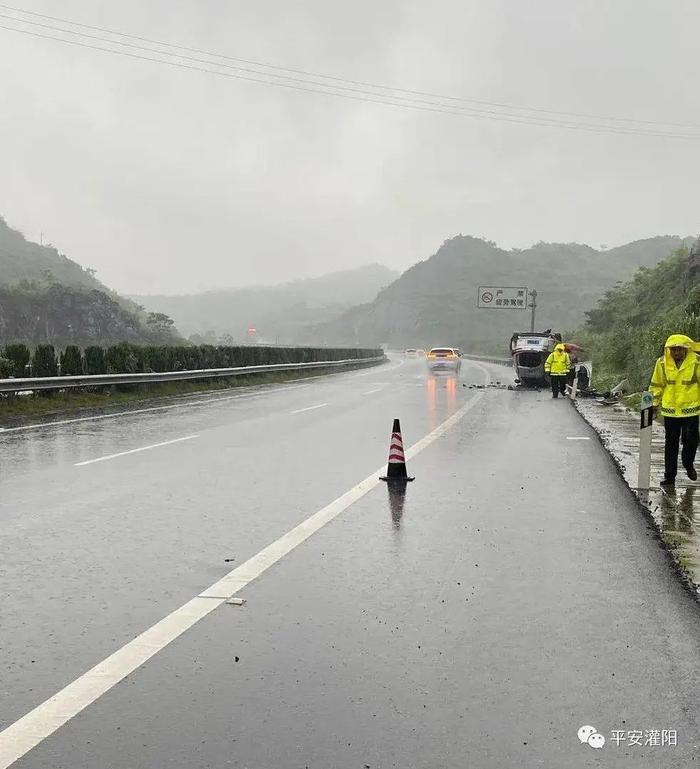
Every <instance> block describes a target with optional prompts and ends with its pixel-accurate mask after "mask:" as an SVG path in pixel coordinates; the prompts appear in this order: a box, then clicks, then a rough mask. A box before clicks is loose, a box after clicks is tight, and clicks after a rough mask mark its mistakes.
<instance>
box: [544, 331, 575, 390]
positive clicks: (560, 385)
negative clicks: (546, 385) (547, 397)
mask: <svg viewBox="0 0 700 769" xmlns="http://www.w3.org/2000/svg"><path fill="white" fill-rule="evenodd" d="M570 369H571V359H570V358H569V353H568V352H567V351H566V347H564V345H563V344H558V345H556V346H555V348H554V350H553V351H552V352H550V353H549V355H548V356H547V360H546V361H545V362H544V371H545V373H546V374H549V381H550V382H551V384H552V398H558V397H559V393H561V394H562V395H566V379H567V377H568V375H569V370H570Z"/></svg>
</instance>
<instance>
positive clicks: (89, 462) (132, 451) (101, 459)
mask: <svg viewBox="0 0 700 769" xmlns="http://www.w3.org/2000/svg"><path fill="white" fill-rule="evenodd" d="M193 438H199V436H198V435H186V436H185V437H184V438H173V440H171V441H163V442H162V443H152V444H151V445H150V446H141V447H140V448H138V449H129V451H120V452H119V453H118V454H108V455H107V456H105V457H97V459H87V460H85V461H84V462H76V463H75V467H85V465H94V464H95V462H106V461H107V460H108V459H116V458H117V457H125V456H126V455H127V454H138V452H139V451H148V450H149V449H157V448H159V447H160V446H170V445H171V444H172V443H182V441H191V440H192V439H193Z"/></svg>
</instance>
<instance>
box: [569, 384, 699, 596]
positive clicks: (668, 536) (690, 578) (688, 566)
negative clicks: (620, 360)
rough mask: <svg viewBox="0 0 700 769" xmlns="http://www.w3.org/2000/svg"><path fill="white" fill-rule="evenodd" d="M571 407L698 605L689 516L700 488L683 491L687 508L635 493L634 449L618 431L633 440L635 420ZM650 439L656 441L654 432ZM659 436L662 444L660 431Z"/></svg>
mask: <svg viewBox="0 0 700 769" xmlns="http://www.w3.org/2000/svg"><path fill="white" fill-rule="evenodd" d="M573 405H574V408H575V409H576V411H578V413H579V415H580V416H581V418H582V419H583V420H584V421H585V422H586V423H587V424H588V425H589V427H591V429H592V430H593V431H594V432H595V434H596V435H597V437H598V441H599V442H600V444H601V446H602V447H603V448H604V449H605V451H606V453H607V454H608V455H609V456H610V458H611V459H612V461H613V464H614V465H615V467H616V469H617V471H618V473H619V475H620V477H621V478H622V480H623V481H624V482H625V485H626V486H627V488H628V490H629V492H630V494H631V495H632V497H633V498H634V500H635V502H636V504H637V506H638V508H639V509H640V511H641V512H642V514H643V515H644V517H645V518H646V520H647V523H648V524H649V526H650V528H651V529H652V530H653V532H654V535H655V537H656V539H657V540H658V542H659V545H660V546H661V547H662V548H663V550H664V551H665V552H666V554H667V556H668V559H669V562H670V564H671V566H672V568H673V570H674V571H675V572H676V574H677V575H678V576H679V577H680V579H681V581H682V582H683V584H684V585H685V587H687V588H688V590H690V592H691V593H692V594H693V596H694V597H695V599H696V600H698V601H700V539H698V537H700V533H696V532H693V523H694V520H693V518H694V516H693V514H694V513H695V514H698V515H700V486H691V485H688V486H685V487H683V488H684V489H685V494H686V495H688V494H690V506H689V507H687V506H685V503H683V504H679V503H678V502H677V499H676V498H675V497H673V496H669V495H666V494H664V493H663V492H662V491H661V490H660V488H658V487H656V488H652V489H650V490H649V491H648V492H645V491H641V492H640V491H638V490H637V489H636V487H635V482H636V477H637V467H638V465H637V454H636V451H635V450H634V449H635V447H634V446H633V445H630V443H631V442H630V440H629V435H628V436H625V432H624V431H623V429H621V428H624V427H627V426H628V427H629V428H631V431H632V434H633V435H634V437H635V438H636V437H637V431H638V420H639V416H638V415H637V414H635V413H634V412H629V411H628V410H627V409H624V408H623V407H621V406H620V407H614V406H610V407H605V408H603V407H600V406H599V405H598V404H597V403H595V402H592V401H586V400H582V399H581V400H576V401H574V402H573ZM610 409H613V410H612V411H610ZM654 436H655V439H657V440H658V436H659V432H658V428H657V430H656V431H655V433H654ZM660 436H661V440H663V431H661V433H660ZM653 482H654V481H653V480H652V483H653ZM696 489H697V493H698V498H697V499H696V500H694V499H693V497H692V495H693V494H694V493H695V490H696ZM671 518H672V519H673V521H674V522H675V523H676V524H677V523H678V522H679V521H680V522H681V525H682V528H683V530H682V531H681V530H679V529H680V528H681V527H680V526H678V525H673V526H669V525H667V524H668V523H669V519H671Z"/></svg>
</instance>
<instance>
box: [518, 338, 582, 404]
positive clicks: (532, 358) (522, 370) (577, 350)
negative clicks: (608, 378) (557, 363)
mask: <svg viewBox="0 0 700 769" xmlns="http://www.w3.org/2000/svg"><path fill="white" fill-rule="evenodd" d="M560 343H561V337H560V336H559V334H553V333H552V332H551V331H542V332H538V331H535V332H527V331H516V332H515V333H514V334H513V336H512V337H511V338H510V354H511V356H512V358H513V369H514V371H515V382H516V384H519V385H523V386H525V387H544V386H546V385H548V384H549V377H548V376H547V374H546V373H545V370H544V364H545V361H546V360H547V356H548V355H549V353H550V352H552V350H553V349H554V346H555V345H557V344H560ZM564 346H565V347H566V350H567V352H568V353H569V355H570V356H571V359H572V362H573V363H574V367H573V370H572V374H571V383H572V384H573V380H574V378H577V388H578V389H579V390H586V389H588V387H589V385H590V381H591V365H590V362H588V361H586V362H585V363H583V362H580V360H579V358H580V356H581V354H582V353H583V352H584V350H583V348H582V347H579V346H578V345H576V344H572V343H565V345H564Z"/></svg>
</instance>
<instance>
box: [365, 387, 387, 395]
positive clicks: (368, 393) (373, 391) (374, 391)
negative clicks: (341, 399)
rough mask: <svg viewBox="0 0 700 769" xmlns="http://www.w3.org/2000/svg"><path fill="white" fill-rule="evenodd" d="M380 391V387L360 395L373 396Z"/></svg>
mask: <svg viewBox="0 0 700 769" xmlns="http://www.w3.org/2000/svg"><path fill="white" fill-rule="evenodd" d="M381 390H382V388H381V387H377V389H376V390H367V392H366V393H362V394H363V395H374V393H378V392H380V391H381Z"/></svg>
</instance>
